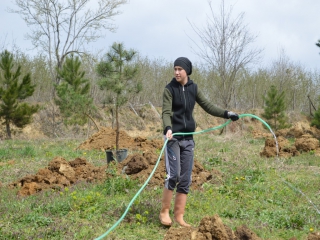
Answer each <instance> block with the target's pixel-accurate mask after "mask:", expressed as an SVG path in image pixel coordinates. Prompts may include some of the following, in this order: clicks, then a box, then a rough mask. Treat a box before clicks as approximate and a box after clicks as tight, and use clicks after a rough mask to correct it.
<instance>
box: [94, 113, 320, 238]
mask: <svg viewBox="0 0 320 240" xmlns="http://www.w3.org/2000/svg"><path fill="white" fill-rule="evenodd" d="M243 117H251V118H255V119H257V120H259V121H260V122H262V123H263V124H264V125H265V126H266V127H267V128H268V129H269V131H270V132H271V133H272V135H273V137H274V140H275V143H276V150H277V158H279V146H278V141H277V137H276V135H275V134H274V132H273V131H272V129H271V127H270V126H269V125H268V124H267V123H266V122H265V121H264V120H263V119H261V118H259V117H258V116H255V115H253V114H249V113H245V114H240V115H239V118H243ZM229 123H231V120H228V121H226V122H225V123H224V124H221V125H219V126H217V127H212V128H208V129H205V130H202V131H198V132H191V133H174V134H172V136H175V135H191V134H192V135H196V134H201V133H206V132H210V131H213V130H217V129H221V128H224V127H226V126H227V125H228V124H229ZM167 143H168V139H166V140H165V142H164V144H163V147H162V149H161V152H160V155H159V157H158V160H157V162H156V164H155V166H154V168H153V170H152V172H151V173H150V175H149V177H148V178H147V180H146V181H145V183H144V184H143V185H142V187H141V188H140V189H139V191H138V192H137V193H136V194H135V195H134V197H133V198H132V200H131V201H130V202H129V204H128V206H127V208H126V210H125V211H124V213H123V214H122V216H121V217H120V218H119V220H118V221H117V222H116V223H115V224H114V225H113V226H112V227H111V228H109V230H108V231H106V232H105V233H104V234H102V235H101V236H100V237H98V238H96V240H100V239H103V238H104V237H106V236H107V235H108V234H109V233H110V232H111V231H112V230H114V229H115V228H116V227H117V226H118V225H119V224H120V222H121V221H122V220H123V219H124V217H125V216H126V215H127V213H128V211H129V210H130V207H131V205H132V204H133V203H134V201H135V199H136V198H137V197H138V196H139V195H140V193H141V192H142V190H143V189H144V188H145V187H146V186H147V184H148V183H149V181H150V179H151V178H152V176H153V174H154V172H155V171H156V169H157V168H158V165H159V163H160V159H161V156H162V154H163V152H164V149H165V147H166V145H167ZM277 175H278V176H279V178H280V179H281V180H282V181H283V182H284V183H285V184H287V185H288V186H289V187H290V188H291V189H293V190H294V191H296V192H298V193H300V194H301V195H302V196H304V197H305V198H306V199H307V200H308V202H309V203H310V204H311V205H312V206H313V208H314V209H315V210H316V211H317V213H318V214H320V210H319V209H318V208H317V206H316V205H315V204H314V203H313V202H312V201H311V199H310V198H308V196H306V195H305V194H304V193H303V192H302V191H301V190H300V189H298V188H296V187H294V186H293V185H292V184H290V183H289V182H287V181H286V180H285V179H283V178H282V177H281V176H280V174H278V173H277Z"/></svg>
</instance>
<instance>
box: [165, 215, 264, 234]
mask: <svg viewBox="0 0 320 240" xmlns="http://www.w3.org/2000/svg"><path fill="white" fill-rule="evenodd" d="M169 239H170V240H180V239H186V240H206V239H219V240H260V239H261V238H259V237H258V236H257V234H255V233H254V232H252V231H251V230H250V229H249V228H248V227H246V226H245V225H243V226H241V227H238V228H237V229H236V231H235V232H233V231H232V229H231V228H230V227H228V226H227V225H225V224H223V222H222V220H221V218H220V217H219V216H218V215H214V216H211V217H209V216H207V217H204V218H203V219H202V220H201V221H200V225H199V227H198V228H192V227H190V228H173V227H171V228H170V229H169V231H168V232H167V233H166V235H165V237H164V240H169Z"/></svg>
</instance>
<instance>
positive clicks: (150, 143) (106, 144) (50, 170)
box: [9, 128, 222, 196]
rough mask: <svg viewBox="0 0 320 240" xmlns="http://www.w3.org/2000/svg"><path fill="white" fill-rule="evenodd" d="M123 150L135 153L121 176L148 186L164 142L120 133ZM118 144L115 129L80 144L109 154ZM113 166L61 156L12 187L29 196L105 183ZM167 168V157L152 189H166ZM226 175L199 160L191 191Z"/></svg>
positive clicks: (120, 170)
mask: <svg viewBox="0 0 320 240" xmlns="http://www.w3.org/2000/svg"><path fill="white" fill-rule="evenodd" d="M120 136H121V138H120V139H121V140H120V146H121V148H127V149H128V150H129V152H130V153H131V154H129V155H128V157H127V158H126V159H125V160H124V161H123V162H121V163H118V164H117V165H116V168H117V171H118V174H126V175H128V176H130V178H131V179H136V180H139V181H140V182H141V183H144V182H145V181H146V180H147V178H148V177H149V176H150V174H151V172H152V171H153V170H154V168H155V167H156V163H157V161H158V158H159V155H158V153H157V152H159V150H160V149H162V147H163V141H161V140H148V139H146V138H142V137H136V138H133V137H130V136H129V135H127V134H126V132H124V131H122V132H121V133H120ZM114 145H115V130H112V129H110V128H103V129H102V130H101V131H99V132H98V133H96V134H94V135H92V136H91V137H90V138H89V139H88V140H86V141H85V142H83V143H82V144H80V146H79V147H78V148H79V149H83V150H93V149H98V150H102V151H105V149H109V148H111V147H112V146H114ZM108 167H111V165H110V166H109V165H105V166H102V167H95V166H93V165H92V164H90V163H88V162H87V161H86V159H84V158H77V159H75V160H73V161H69V162H68V161H67V160H65V159H63V158H61V157H56V158H54V159H53V160H52V161H50V162H49V164H48V167H46V168H44V169H40V170H39V171H38V172H37V173H36V174H35V175H29V176H26V177H24V178H22V179H20V180H18V181H16V182H13V183H11V184H10V185H9V186H10V187H19V188H20V189H19V192H18V194H19V195H21V196H28V195H32V194H35V193H37V192H40V191H42V190H46V189H61V188H63V187H66V186H70V185H72V184H74V183H76V182H78V181H88V182H92V181H101V180H104V179H106V178H108V177H110V176H108V175H107V174H106V169H107V168H108ZM165 175H166V172H165V165H164V160H163V156H162V159H160V162H159V164H158V166H157V169H156V170H155V172H154V175H153V177H152V178H151V179H150V181H149V186H151V187H155V186H157V187H163V183H164V179H165ZM221 178H222V174H221V173H220V172H219V171H215V170H213V171H207V170H205V169H204V168H203V166H202V165H201V164H200V163H199V162H197V161H195V164H194V168H193V177H192V187H191V189H201V188H202V185H203V184H204V183H205V182H208V181H210V182H212V183H219V182H220V179H221Z"/></svg>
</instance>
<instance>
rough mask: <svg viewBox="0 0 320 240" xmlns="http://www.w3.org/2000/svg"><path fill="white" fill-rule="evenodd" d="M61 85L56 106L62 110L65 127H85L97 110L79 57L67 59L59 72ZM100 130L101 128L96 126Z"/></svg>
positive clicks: (58, 88)
mask: <svg viewBox="0 0 320 240" xmlns="http://www.w3.org/2000/svg"><path fill="white" fill-rule="evenodd" d="M58 75H59V78H60V79H61V84H60V85H58V86H56V90H57V96H58V97H57V98H56V99H55V102H56V104H57V105H58V106H59V108H60V112H61V115H62V116H63V118H64V123H65V125H73V124H79V125H81V126H82V125H84V124H85V123H86V122H87V121H86V119H87V118H90V119H91V120H92V121H93V123H94V124H95V125H96V123H95V121H94V120H93V118H92V117H91V114H92V113H94V112H95V110H96V108H95V106H94V104H93V99H92V97H90V93H89V91H90V84H89V80H88V79H85V77H84V75H85V72H84V71H81V61H80V60H79V58H78V57H74V56H71V57H67V58H66V61H65V63H64V64H63V66H62V69H61V70H58ZM96 127H97V128H98V129H99V127H98V126H97V125H96Z"/></svg>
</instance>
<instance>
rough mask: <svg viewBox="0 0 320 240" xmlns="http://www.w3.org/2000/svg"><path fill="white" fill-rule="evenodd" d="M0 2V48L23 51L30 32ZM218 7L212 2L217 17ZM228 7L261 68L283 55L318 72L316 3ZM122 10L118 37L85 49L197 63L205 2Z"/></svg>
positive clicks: (237, 1) (165, 1) (175, 1)
mask: <svg viewBox="0 0 320 240" xmlns="http://www.w3.org/2000/svg"><path fill="white" fill-rule="evenodd" d="M0 2H1V4H0V20H1V22H2V24H1V25H0V47H2V46H3V42H6V46H7V47H8V48H10V43H11V42H15V43H16V44H17V45H18V46H19V47H20V49H21V50H23V51H26V52H27V49H28V48H30V47H31V43H30V41H29V40H25V38H24V36H25V34H26V33H27V32H28V27H27V26H26V24H25V23H24V22H23V20H22V19H21V18H20V16H19V15H17V14H13V13H8V12H7V11H6V8H7V7H14V4H13V3H12V0H0ZM220 3H221V1H220V0H212V4H213V7H214V11H215V12H216V13H218V11H219V6H220ZM230 5H233V16H234V17H236V16H238V15H239V14H240V13H242V12H243V13H244V14H245V15H244V23H245V24H247V25H248V29H249V31H250V33H251V34H252V35H257V38H256V41H255V43H254V47H258V48H262V49H264V51H263V55H262V57H263V58H262V62H261V65H263V66H267V65H269V64H271V62H272V61H275V60H277V59H278V58H279V55H280V52H281V51H282V50H283V51H284V52H285V54H286V55H287V56H288V58H289V60H290V61H292V62H293V63H298V64H301V65H302V66H304V67H306V68H307V69H311V70H313V69H317V70H320V54H319V53H320V48H318V47H317V46H316V45H315V43H316V42H317V41H318V39H320V31H319V29H320V14H319V9H320V0H281V1H279V0H268V1H266V0H225V6H226V7H228V6H230ZM120 10H121V11H122V14H121V15H118V16H116V17H115V23H116V25H117V26H118V29H117V31H116V33H110V32H106V36H105V38H104V39H101V40H99V41H98V42H96V43H94V44H91V45H90V46H88V48H87V49H89V50H90V51H91V52H97V51H100V50H102V51H107V50H108V47H109V46H110V45H111V44H112V43H113V42H114V41H117V42H123V43H124V44H125V46H126V47H127V48H134V49H135V50H137V51H138V52H140V54H141V55H143V56H148V57H150V58H152V59H154V58H157V59H158V58H159V59H161V58H164V59H165V60H168V61H174V59H176V58H177V57H179V56H186V57H188V58H189V59H190V60H191V61H193V62H199V57H198V56H197V55H196V54H195V53H194V52H193V51H192V49H191V47H192V46H193V47H194V46H195V45H194V43H193V42H192V41H191V40H190V38H191V39H194V40H198V39H197V37H196V34H195V33H194V31H193V30H192V28H191V26H190V24H189V22H188V20H189V21H190V22H192V23H193V24H194V25H196V26H197V27H200V28H201V27H203V26H204V25H205V24H206V19H207V16H208V15H209V16H211V15H210V11H209V5H208V1H207V0H130V1H129V3H128V4H126V5H123V6H122V7H121V9H120ZM8 44H9V46H8ZM27 53H30V54H31V53H32V52H31V51H29V52H27Z"/></svg>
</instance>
